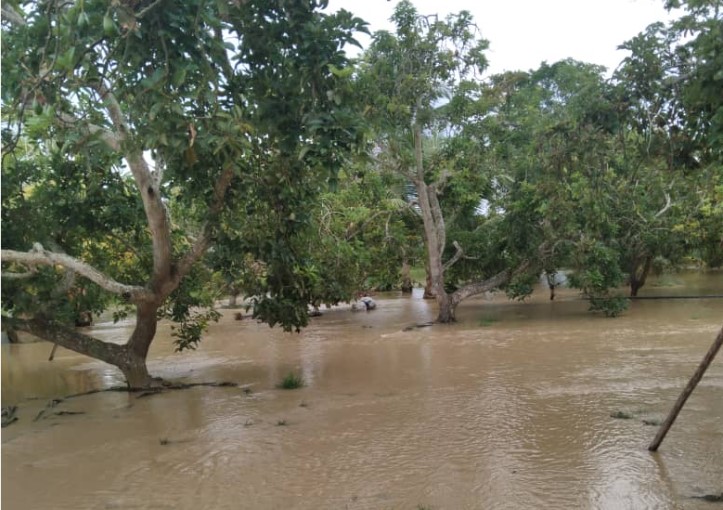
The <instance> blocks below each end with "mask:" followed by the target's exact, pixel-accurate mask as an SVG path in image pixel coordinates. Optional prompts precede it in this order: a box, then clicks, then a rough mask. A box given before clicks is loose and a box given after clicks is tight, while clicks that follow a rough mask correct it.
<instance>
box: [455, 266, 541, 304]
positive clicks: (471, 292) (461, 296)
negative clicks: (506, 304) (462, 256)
mask: <svg viewBox="0 0 723 510" xmlns="http://www.w3.org/2000/svg"><path fill="white" fill-rule="evenodd" d="M529 267H530V261H529V260H525V261H524V262H522V263H521V264H520V265H519V266H517V268H515V269H514V270H511V269H505V270H504V271H500V272H499V273H497V274H496V275H494V276H492V277H490V278H487V279H486V280H482V281H478V282H472V283H469V284H467V285H465V286H464V287H462V288H460V289H458V290H457V291H455V292H454V293H453V294H452V302H453V303H460V302H462V301H463V300H465V299H467V298H468V297H470V296H476V295H477V294H482V293H483V292H487V291H490V290H492V289H496V288H497V287H499V286H500V285H504V284H505V283H507V282H509V281H510V280H511V279H512V278H513V277H514V276H517V275H518V274H520V273H522V272H524V271H526V270H527V268H529Z"/></svg>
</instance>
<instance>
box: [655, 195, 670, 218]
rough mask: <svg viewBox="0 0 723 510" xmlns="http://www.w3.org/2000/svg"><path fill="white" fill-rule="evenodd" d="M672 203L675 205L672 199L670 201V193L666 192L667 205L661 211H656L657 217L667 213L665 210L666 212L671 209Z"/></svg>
mask: <svg viewBox="0 0 723 510" xmlns="http://www.w3.org/2000/svg"><path fill="white" fill-rule="evenodd" d="M671 205H673V204H672V203H671V201H670V195H668V194H667V193H666V194H665V206H664V207H663V208H662V209H661V210H660V211H658V212H657V213H655V218H659V217H660V216H662V215H663V214H665V212H666V211H667V210H668V209H670V206H671Z"/></svg>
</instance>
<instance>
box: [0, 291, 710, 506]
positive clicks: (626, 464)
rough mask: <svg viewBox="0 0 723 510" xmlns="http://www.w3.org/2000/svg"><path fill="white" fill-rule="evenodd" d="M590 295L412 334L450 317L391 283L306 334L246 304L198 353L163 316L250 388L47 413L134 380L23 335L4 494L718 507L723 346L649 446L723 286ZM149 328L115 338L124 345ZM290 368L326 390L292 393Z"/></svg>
mask: <svg viewBox="0 0 723 510" xmlns="http://www.w3.org/2000/svg"><path fill="white" fill-rule="evenodd" d="M720 281H721V280H720V278H718V279H717V282H718V283H720ZM700 282H701V283H703V284H704V285H703V287H705V288H708V289H714V286H711V284H710V279H701V280H700ZM706 286H707V287H706ZM718 288H719V289H720V286H719V287H718ZM668 290H670V289H667V288H666V289H665V292H664V293H667V291H668ZM653 292H658V289H657V288H654V289H653ZM719 293H720V290H719ZM573 296H574V293H572V292H571V291H565V290H563V291H561V292H559V293H558V298H557V299H558V300H559V301H555V302H549V301H548V300H547V299H546V296H545V294H544V292H543V293H540V294H539V296H534V297H533V298H532V299H531V300H529V301H528V302H526V303H510V302H508V301H506V300H504V299H503V298H502V297H500V296H498V297H496V298H495V299H494V300H492V301H487V300H485V299H479V300H472V301H470V302H469V303H465V304H463V305H462V306H461V308H460V310H459V313H458V316H459V319H460V320H459V322H458V323H457V324H455V325H452V326H441V325H435V326H433V327H429V328H420V329H414V330H412V331H403V329H404V328H405V327H406V326H408V325H410V324H413V323H421V322H425V321H428V320H431V319H432V318H433V317H434V305H433V303H430V302H427V301H424V300H422V299H421V298H420V296H418V295H415V296H414V297H413V298H409V297H402V296H398V295H387V296H378V302H379V308H378V309H377V310H376V311H374V312H370V313H366V312H359V313H353V312H351V311H349V310H348V309H346V308H339V309H334V310H328V311H326V312H325V314H324V316H322V317H320V318H316V319H313V322H312V325H311V327H309V328H308V329H307V330H305V331H304V332H303V333H301V334H300V335H297V334H284V333H283V332H280V331H278V330H275V329H274V330H271V329H269V328H268V327H266V326H262V325H258V324H255V323H253V322H252V321H248V320H245V321H241V322H238V321H234V320H233V314H231V313H227V314H226V315H225V316H224V318H223V319H222V320H221V322H220V323H219V324H218V325H215V326H213V327H212V329H211V330H210V331H209V333H208V335H207V336H206V338H205V339H204V342H203V344H202V346H201V347H200V348H199V350H198V351H196V352H193V353H184V354H177V353H174V352H173V348H172V345H171V343H170V338H169V331H168V329H167V327H162V328H160V332H159V338H158V340H157V342H155V343H154V346H153V348H152V352H151V361H150V368H151V370H152V372H153V373H154V374H156V375H160V376H162V377H165V378H175V379H183V380H189V381H209V380H232V381H236V382H239V383H240V384H242V385H249V386H250V387H251V389H252V392H251V393H250V394H247V393H245V392H244V391H243V390H242V389H241V388H194V389H190V390H186V391H178V392H171V393H165V394H162V395H155V396H150V397H145V398H139V397H138V396H137V395H128V394H124V393H100V394H93V395H88V396H85V397H79V398H74V399H69V400H66V401H65V402H62V403H61V404H59V405H58V406H56V407H55V408H52V409H49V410H48V411H47V412H46V413H45V414H44V415H43V416H44V417H41V418H40V419H39V420H37V421H33V419H34V418H35V416H36V415H37V414H38V412H39V411H40V410H41V409H43V408H44V407H45V406H46V404H47V400H48V399H49V398H52V397H57V396H62V395H66V394H71V393H76V392H81V391H87V390H88V389H91V388H98V387H104V386H112V385H116V384H119V383H120V379H119V378H118V374H117V373H116V372H115V371H114V369H112V368H109V367H106V366H104V365H103V364H101V363H98V362H95V361H89V360H87V359H86V358H83V357H80V356H77V355H75V354H73V353H70V352H68V351H62V350H60V349H59V352H58V355H57V357H56V360H55V361H53V362H52V363H50V362H47V356H48V354H49V351H50V346H49V344H32V345H19V346H16V345H13V346H8V345H4V346H3V357H2V368H3V373H2V385H3V395H2V398H3V404H4V405H7V404H9V403H18V404H19V405H20V408H19V411H18V413H19V416H20V421H18V422H17V423H15V424H14V425H12V426H11V427H9V428H7V429H4V430H3V435H2V441H3V444H2V462H3V464H2V467H3V470H2V482H3V486H2V488H3V491H2V503H3V505H7V506H6V508H13V509H38V508H57V509H71V508H72V509H85V508H88V509H91V508H93V509H95V508H122V509H125V508H134V509H136V508H139V509H159V508H169V509H171V508H173V509H179V508H180V509H186V508H187V509H197V508H209V509H227V508H228V509H237V508H253V509H256V508H260V509H266V508H269V509H271V508H300V509H306V508H309V509H312V508H313V509H316V508H333V509H337V508H349V509H379V508H400V509H401V508H405V509H406V508H408V509H415V508H418V506H420V505H421V506H425V507H429V508H435V509H444V508H451V509H457V508H475V509H477V508H479V509H518V508H520V509H528V508H546V509H547V508H551V509H558V508H559V509H568V508H589V509H647V508H649V509H676V508H686V509H698V508H700V509H703V508H710V504H708V503H705V502H704V501H701V500H699V499H693V498H692V497H693V496H701V495H704V494H713V493H720V492H723V398H722V397H723V363H722V362H721V360H720V359H718V360H717V361H716V362H715V363H714V364H713V365H712V366H711V368H710V369H709V372H708V374H706V377H705V378H704V379H703V381H702V382H701V384H700V386H699V387H698V389H697V390H696V393H695V394H694V395H693V397H691V399H690V400H689V402H688V404H687V405H686V407H685V409H684V411H683V413H682V414H681V416H680V417H679V420H678V422H677V423H676V425H675V426H674V428H673V429H672V431H671V433H670V434H669V436H668V438H667V439H666V442H665V443H664V444H663V446H662V448H661V451H660V453H658V454H655V455H652V454H649V453H648V452H647V451H646V446H647V444H648V442H649V441H650V440H651V439H652V437H653V435H654V433H655V430H656V429H655V427H651V426H647V425H645V424H644V423H643V420H652V421H655V420H660V419H661V418H663V417H664V415H665V413H667V411H668V410H669V407H670V406H671V405H672V403H673V402H674V400H675V398H676V397H677V395H678V392H679V391H680V389H681V388H682V386H683V385H684V384H685V381H686V380H687V378H688V377H689V376H690V374H692V372H693V370H694V369H695V366H696V365H697V363H698V362H699V361H700V359H701V357H702V356H703V354H704V353H705V351H706V350H707V348H708V346H709V345H710V342H712V340H713V338H714V336H715V334H716V332H717V330H718V328H720V325H721V319H722V318H723V301H722V300H714V299H707V300H694V301H687V300H686V301H667V300H661V301H637V302H634V303H633V304H632V309H631V310H630V311H629V312H628V313H627V314H626V315H625V316H623V317H620V318H618V319H613V320H610V319H603V318H601V317H598V316H595V315H590V314H588V313H587V312H586V303H584V302H582V301H578V300H574V299H571V298H572V297H573ZM129 328H130V325H129V324H125V325H120V326H110V325H101V326H99V327H97V328H95V333H96V334H98V335H101V336H104V338H107V339H111V340H116V341H122V340H123V339H124V338H126V336H127V334H128V332H129ZM289 371H296V372H299V373H301V374H302V375H303V377H304V380H305V381H306V387H304V388H303V389H300V390H295V391H283V390H279V389H277V388H276V385H277V384H278V382H279V381H280V380H281V379H282V378H283V377H284V375H286V374H287V373H288V372H289ZM32 397H39V398H32ZM59 411H76V412H84V413H85V414H79V415H64V416H61V415H56V414H53V413H54V412H59ZM616 411H624V412H626V413H629V414H630V415H632V416H633V418H632V419H629V420H621V419H614V418H611V417H610V414H611V413H614V412H616ZM280 422H284V423H285V425H279V423H280ZM162 443H164V444H162Z"/></svg>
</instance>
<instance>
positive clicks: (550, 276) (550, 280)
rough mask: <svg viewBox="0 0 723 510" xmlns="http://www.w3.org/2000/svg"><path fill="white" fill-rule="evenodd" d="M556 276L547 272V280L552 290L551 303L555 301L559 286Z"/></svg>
mask: <svg viewBox="0 0 723 510" xmlns="http://www.w3.org/2000/svg"><path fill="white" fill-rule="evenodd" d="M555 276H556V273H548V272H545V280H547V287H548V288H549V289H550V301H554V300H555V287H557V284H556V283H555Z"/></svg>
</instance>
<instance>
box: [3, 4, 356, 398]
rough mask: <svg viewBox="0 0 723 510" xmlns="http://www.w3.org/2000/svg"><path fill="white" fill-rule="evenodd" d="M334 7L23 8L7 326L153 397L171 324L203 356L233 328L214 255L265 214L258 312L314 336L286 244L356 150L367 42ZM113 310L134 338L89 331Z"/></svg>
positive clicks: (10, 45) (18, 17)
mask: <svg viewBox="0 0 723 510" xmlns="http://www.w3.org/2000/svg"><path fill="white" fill-rule="evenodd" d="M325 5H326V2H324V1H317V0H305V1H298V2H286V1H283V0H276V1H267V0H263V1H261V0H248V1H241V2H228V1H223V0H221V1H211V2H206V1H202V0H189V1H184V2H170V1H164V0H154V1H125V0H124V1H118V2H110V3H109V2H103V1H98V0H85V1H77V2H76V1H69V2H58V1H56V0H46V1H25V2H17V3H11V2H5V3H3V6H2V15H3V18H2V21H3V23H2V37H3V45H2V75H3V80H2V105H3V118H4V120H3V197H2V200H3V216H2V221H3V231H2V245H3V250H2V264H3V292H2V306H3V322H4V323H6V324H8V325H11V326H12V327H13V328H15V329H18V330H24V331H27V332H30V333H32V334H34V335H36V336H38V337H40V338H43V339H45V340H49V341H51V342H54V343H55V344H57V345H61V346H63V347H66V348H68V349H71V350H74V351H76V352H79V353H81V354H85V355H88V356H91V357H94V358H97V359H99V360H102V361H104V362H107V363H110V364H112V365H114V366H116V367H118V368H119V369H120V370H121V371H122V373H123V375H124V376H125V378H126V381H127V383H128V385H129V387H131V388H141V387H146V386H149V385H151V384H153V379H152V378H151V377H150V376H149V373H148V370H147V367H146V356H147V354H148V350H149V346H150V345H151V342H152V341H153V338H154V336H155V333H156V328H157V324H158V321H159V318H163V317H167V318H170V319H172V320H173V321H175V322H176V323H177V328H176V329H175V334H176V335H177V340H178V346H179V347H193V345H194V344H195V342H197V341H198V340H199V338H200V334H201V332H202V330H203V326H204V324H205V323H206V322H207V321H208V320H209V319H211V318H213V317H214V314H213V313H212V312H209V311H206V312H200V313H199V312H198V307H199V306H202V305H207V304H208V300H207V299H204V295H203V292H201V291H200V289H202V288H203V283H204V280H205V278H206V276H207V275H206V274H205V273H204V269H203V267H202V265H200V264H198V262H199V260H200V259H201V258H203V257H204V254H206V253H207V252H208V250H209V249H213V248H212V247H213V245H214V242H215V241H216V240H217V239H218V237H219V232H220V229H221V226H223V228H224V229H225V230H224V231H225V232H226V233H228V231H229V230H233V231H234V232H235V235H236V236H241V237H243V236H246V237H245V238H246V239H253V236H250V237H249V236H248V235H247V232H246V230H245V224H244V221H248V222H253V221H256V222H257V223H259V222H260V221H261V220H259V216H263V222H265V225H266V227H267V228H266V229H265V230H264V234H265V235H264V236H263V237H262V238H259V239H258V241H259V242H258V244H257V245H254V246H252V247H250V248H249V250H251V251H253V255H254V258H255V259H258V260H262V261H264V262H265V267H266V271H267V277H266V279H265V285H264V288H262V289H258V290H259V296H258V300H257V305H258V308H257V316H258V317H259V318H260V319H262V320H265V321H268V322H270V323H274V322H281V323H282V324H283V325H284V326H285V327H289V328H290V327H299V326H301V325H303V324H304V321H305V320H306V314H305V313H303V314H302V313H300V312H298V311H297V309H301V308H302V307H303V308H304V311H305V307H306V299H307V297H306V296H305V295H304V292H305V291H304V289H305V285H304V282H303V271H302V270H301V269H299V268H302V269H303V260H297V259H298V258H299V257H298V255H297V254H296V253H294V252H293V251H291V252H289V251H288V250H287V249H286V247H287V246H289V245H292V244H293V240H294V237H295V236H297V235H298V232H299V231H300V230H303V228H304V227H305V221H306V218H308V214H304V211H305V210H306V208H308V206H309V204H310V203H311V202H312V201H313V198H314V194H315V193H316V192H318V190H319V188H320V187H321V182H322V181H323V180H324V179H326V178H328V177H330V176H333V174H334V172H335V171H336V169H337V168H338V167H339V165H340V164H341V161H342V153H344V151H347V150H348V149H349V148H350V147H351V146H352V144H353V143H354V142H355V140H354V138H355V135H354V130H353V126H351V125H350V122H352V121H353V116H352V115H350V114H349V112H346V111H345V110H344V108H343V101H342V97H343V93H344V90H345V85H344V82H345V81H346V78H345V76H346V74H345V73H343V72H342V71H343V70H344V68H345V67H346V66H347V64H348V62H347V59H346V57H345V54H344V52H343V46H344V44H346V43H349V42H352V43H353V42H355V41H354V40H353V38H352V37H353V33H354V32H355V31H357V30H359V29H363V22H362V21H361V20H359V19H357V18H354V17H352V16H351V15H350V14H349V13H348V12H345V11H340V12H339V13H337V14H334V15H328V14H325V13H322V12H320V9H321V8H323V7H325ZM247 244H248V245H249V246H250V244H251V242H250V241H249V242H248V243H247ZM289 268H291V269H289ZM299 280H301V281H299ZM111 305H112V306H114V307H115V309H116V310H117V311H118V312H119V313H120V312H122V311H123V309H124V308H130V309H134V311H135V319H136V320H135V327H134V329H133V332H132V334H131V336H130V338H129V339H128V341H127V343H125V344H122V345H119V344H115V343H110V342H104V341H101V340H100V339H97V338H94V337H93V336H92V335H90V334H88V333H83V332H80V331H78V330H75V329H74V328H72V320H73V318H74V314H76V313H77V312H78V311H84V310H92V311H95V312H99V311H101V310H103V309H105V308H107V307H108V306H111ZM289 310H293V311H296V312H295V313H288V312H289Z"/></svg>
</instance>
